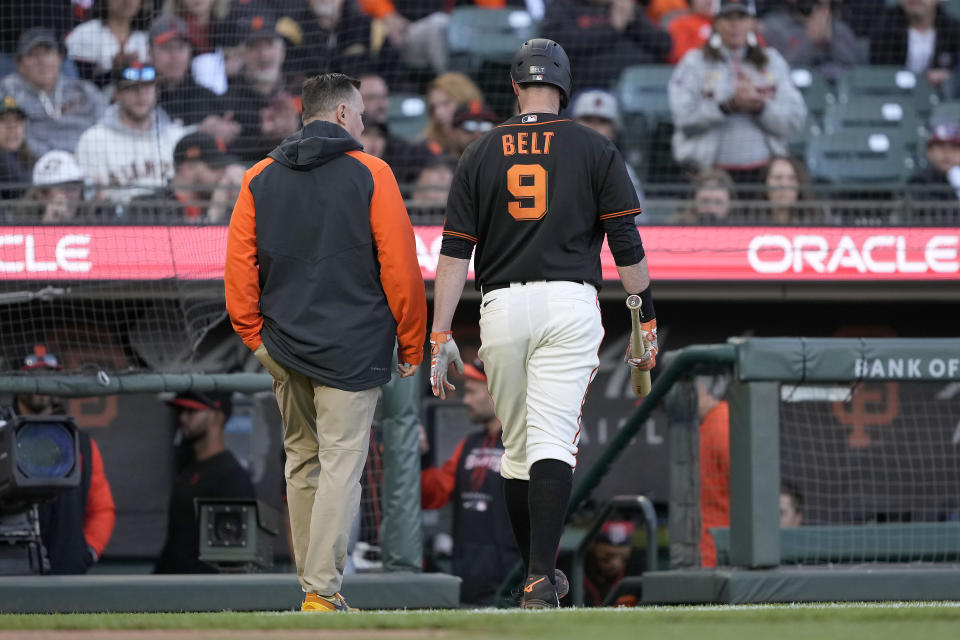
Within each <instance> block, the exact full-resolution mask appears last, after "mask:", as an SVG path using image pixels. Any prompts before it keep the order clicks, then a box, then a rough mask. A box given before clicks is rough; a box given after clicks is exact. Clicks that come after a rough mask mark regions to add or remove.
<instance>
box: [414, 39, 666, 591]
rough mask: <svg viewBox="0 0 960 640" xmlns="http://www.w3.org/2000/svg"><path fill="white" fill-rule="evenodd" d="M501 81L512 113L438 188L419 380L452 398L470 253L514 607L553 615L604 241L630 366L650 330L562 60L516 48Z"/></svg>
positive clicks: (627, 219)
mask: <svg viewBox="0 0 960 640" xmlns="http://www.w3.org/2000/svg"><path fill="white" fill-rule="evenodd" d="M510 78H511V81H512V86H513V91H514V93H515V94H516V95H517V98H518V100H519V103H520V114H519V115H517V116H514V117H513V118H511V119H510V120H507V121H506V122H505V123H504V124H502V125H500V126H499V127H496V128H494V129H493V130H491V131H490V132H489V133H487V134H485V135H484V136H483V137H482V138H480V139H479V140H477V141H476V142H474V143H473V144H472V145H471V146H469V147H468V148H467V149H466V151H465V152H464V154H463V156H462V157H461V159H460V163H459V165H458V167H457V172H456V176H455V178H454V182H453V186H452V188H451V190H450V197H449V200H448V203H447V219H446V223H445V225H444V230H443V244H442V247H441V250H440V253H441V256H440V261H439V263H438V265H437V278H436V284H435V294H434V315H433V327H432V329H431V333H430V346H431V354H432V357H431V361H430V382H431V384H432V386H433V393H434V394H435V395H437V396H440V397H441V398H443V397H445V395H446V391H447V390H449V389H453V385H452V384H451V383H450V382H449V381H448V380H447V373H448V368H449V365H450V364H451V363H452V364H454V365H455V366H456V367H457V369H458V370H460V371H461V372H462V370H463V363H462V361H461V360H460V353H459V350H458V349H457V346H456V343H455V342H454V341H453V336H452V333H451V331H450V325H451V322H452V320H453V314H454V312H455V311H456V308H457V303H458V302H459V299H460V294H461V293H462V292H463V285H464V283H465V281H466V278H467V269H468V266H469V263H470V256H471V254H472V253H473V251H474V248H476V256H475V267H474V268H475V272H476V286H477V288H478V289H480V290H481V292H482V299H481V308H480V340H481V348H480V352H479V355H480V358H481V360H483V362H484V365H485V366H486V372H487V375H488V384H489V388H490V393H491V394H492V395H493V399H494V402H495V405H496V412H497V417H498V418H500V421H501V422H502V423H503V444H504V449H505V452H504V454H503V460H502V464H501V469H500V473H501V475H502V476H503V477H504V495H505V498H506V504H507V511H508V512H509V515H510V522H511V526H512V527H513V532H514V535H515V536H516V539H517V546H518V547H519V548H520V552H521V555H522V556H523V562H524V565H525V567H526V571H527V577H526V581H525V583H524V587H523V597H522V603H521V606H523V607H524V608H529V609H535V608H550V607H558V606H559V597H561V596H562V595H563V594H564V592H565V591H566V584H565V583H566V580H565V578H563V576H562V574H561V573H560V572H558V571H557V570H556V553H557V549H558V547H559V544H560V534H561V533H562V530H563V524H564V521H565V518H566V511H567V504H568V502H569V499H570V489H571V486H572V483H573V471H572V469H573V468H574V467H575V466H576V464H577V443H578V442H579V438H580V412H581V407H582V405H583V401H584V399H585V397H586V393H587V387H588V386H589V384H590V382H591V381H592V380H593V377H594V375H595V374H596V372H597V367H598V366H599V363H600V361H599V356H598V353H597V352H598V349H599V347H600V342H601V340H602V339H603V326H602V324H601V322H600V306H599V304H598V301H597V290H598V289H599V287H600V284H601V281H602V274H601V268H600V249H601V245H602V243H603V237H604V234H606V236H607V241H608V244H609V246H610V250H611V252H612V253H613V257H614V259H615V261H616V264H617V270H618V272H619V274H620V281H621V282H622V283H623V286H624V288H625V289H626V290H627V292H628V293H631V294H638V295H640V297H641V299H642V301H643V307H642V317H641V321H642V328H643V331H644V334H645V337H646V338H647V342H648V343H649V347H648V348H647V350H646V351H644V352H643V355H642V356H641V357H639V358H628V359H627V363H628V364H629V365H630V366H633V367H636V368H638V369H642V370H650V369H652V368H653V366H654V365H655V364H656V355H657V349H658V345H657V323H656V319H655V316H654V308H653V298H652V295H651V291H650V277H649V275H648V272H647V263H646V260H645V259H644V253H643V245H642V243H641V241H640V234H639V233H638V232H637V227H636V226H635V225H634V222H633V218H634V216H635V215H637V214H638V213H639V212H640V207H639V201H638V199H637V194H636V190H635V189H634V188H633V184H632V183H631V182H630V177H629V175H628V174H627V169H626V166H625V165H624V162H623V159H622V158H621V156H620V153H619V152H618V151H617V149H616V147H615V146H614V145H613V143H612V142H610V141H609V140H607V139H606V138H604V137H603V136H601V135H600V134H598V133H596V132H595V131H593V130H591V129H588V128H586V127H584V126H581V125H579V124H576V123H574V122H572V121H570V120H568V119H566V118H562V117H560V116H559V113H560V109H561V108H563V107H565V106H566V105H567V102H568V100H569V98H570V91H571V85H572V78H571V74H570V62H569V60H568V59H567V54H566V53H565V52H564V51H563V48H562V47H561V46H560V45H559V44H557V43H556V42H553V41H552V40H547V39H545V38H536V39H533V40H529V41H527V42H525V43H524V44H523V45H522V46H521V47H520V49H519V50H518V51H517V53H516V54H515V55H514V58H513V62H512V64H511V68H510ZM628 349H629V347H628ZM628 353H629V351H628ZM558 592H559V593H558Z"/></svg>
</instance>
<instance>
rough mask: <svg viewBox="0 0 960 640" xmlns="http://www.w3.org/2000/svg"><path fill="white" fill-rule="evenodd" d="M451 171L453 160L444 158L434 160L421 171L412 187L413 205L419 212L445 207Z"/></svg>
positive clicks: (451, 176) (450, 181) (451, 178)
mask: <svg viewBox="0 0 960 640" xmlns="http://www.w3.org/2000/svg"><path fill="white" fill-rule="evenodd" d="M453 170H454V164H453V160H452V159H451V158H449V157H445V156H438V157H436V158H434V159H433V161H432V162H430V163H429V164H427V166H425V167H424V168H423V169H421V171H420V175H419V176H417V181H416V182H415V183H414V186H413V197H412V200H413V205H414V206H415V207H416V208H418V209H420V210H425V209H440V210H442V209H443V208H444V207H445V206H446V205H447V195H448V194H449V193H450V185H451V184H452V183H453Z"/></svg>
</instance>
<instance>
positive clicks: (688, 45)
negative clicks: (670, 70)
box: [667, 0, 716, 64]
mask: <svg viewBox="0 0 960 640" xmlns="http://www.w3.org/2000/svg"><path fill="white" fill-rule="evenodd" d="M715 7H716V2H714V0H690V10H689V11H687V12H685V13H684V14H683V15H679V16H677V17H676V18H674V19H673V20H671V21H670V22H669V23H668V24H667V32H668V33H669V34H670V38H671V39H672V40H673V48H671V49H670V55H669V56H668V57H667V62H669V63H670V64H677V63H678V62H680V60H681V59H682V58H683V56H685V55H687V52H688V51H690V50H691V49H699V48H700V47H702V46H703V45H704V43H705V42H706V41H707V40H708V39H709V38H710V34H711V33H713V14H714V9H715Z"/></svg>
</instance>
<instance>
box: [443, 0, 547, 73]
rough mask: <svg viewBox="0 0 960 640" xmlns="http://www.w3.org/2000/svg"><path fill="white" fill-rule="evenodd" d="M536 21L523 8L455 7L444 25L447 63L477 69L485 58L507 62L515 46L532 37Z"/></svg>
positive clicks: (454, 67)
mask: <svg viewBox="0 0 960 640" xmlns="http://www.w3.org/2000/svg"><path fill="white" fill-rule="evenodd" d="M538 32H539V25H538V24H537V22H536V21H535V20H534V19H533V18H532V17H531V16H530V14H529V13H527V12H526V11H524V10H522V9H481V8H478V7H458V8H456V9H454V10H453V12H452V13H451V15H450V24H449V25H448V27H447V64H448V67H449V68H450V69H451V70H454V71H463V72H464V73H476V72H477V71H478V70H479V69H480V65H481V64H483V62H485V61H489V62H499V63H502V64H510V60H512V59H513V54H514V53H515V52H516V51H517V48H518V47H519V46H520V45H521V44H523V43H524V42H525V41H526V40H529V39H530V38H535V37H536V36H537V33H538Z"/></svg>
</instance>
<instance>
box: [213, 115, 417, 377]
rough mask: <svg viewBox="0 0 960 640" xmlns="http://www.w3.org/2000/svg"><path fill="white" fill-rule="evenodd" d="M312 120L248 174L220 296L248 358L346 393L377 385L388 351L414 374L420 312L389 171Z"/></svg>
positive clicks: (403, 215) (410, 249) (341, 133)
mask: <svg viewBox="0 0 960 640" xmlns="http://www.w3.org/2000/svg"><path fill="white" fill-rule="evenodd" d="M361 149H362V147H361V145H360V143H359V142H357V141H356V140H354V139H353V138H352V137H351V136H350V134H349V133H347V131H346V130H345V129H344V128H343V127H341V126H340V125H338V124H334V123H330V122H325V121H321V120H315V121H313V122H310V123H308V124H307V125H305V126H304V127H303V128H302V129H301V130H300V131H299V132H297V133H296V134H294V135H292V136H290V137H289V138H287V139H286V140H284V141H283V142H282V143H281V144H280V146H278V147H277V148H276V149H274V150H273V151H272V152H270V155H269V157H268V158H266V159H264V160H261V161H260V162H258V163H257V164H255V165H254V166H253V167H252V168H250V169H248V170H247V172H246V173H245V174H244V176H243V182H242V185H241V187H240V195H239V197H238V198H237V204H236V207H235V208H234V211H233V217H232V218H231V220H230V229H229V231H228V234H227V256H226V265H225V270H224V292H225V296H226V303H227V312H228V313H229V315H230V320H231V322H232V323H233V328H234V330H235V331H236V332H237V334H239V335H240V337H241V338H242V339H243V342H244V344H246V345H247V347H249V348H250V349H251V350H256V349H257V347H259V346H260V345H261V344H264V345H265V346H266V348H267V351H268V352H269V354H270V356H271V357H273V358H274V359H275V360H277V361H278V362H279V363H280V364H282V365H284V366H285V367H287V368H289V369H292V370H294V371H298V372H300V373H302V374H303V375H305V376H307V377H308V378H310V379H311V380H316V381H318V382H321V383H323V384H325V385H328V386H331V387H333V388H336V389H341V390H343V391H361V390H365V389H371V388H373V387H378V386H381V385H384V384H386V383H387V382H389V380H390V374H391V372H392V371H393V366H392V364H391V360H392V357H393V353H394V344H395V343H397V342H399V348H398V350H397V351H398V355H399V357H400V359H401V361H403V362H406V363H409V364H419V363H420V362H421V361H422V360H423V345H424V341H425V337H426V324H427V301H426V293H425V289H424V285H423V276H422V275H421V273H420V266H419V263H418V260H417V248H416V240H415V238H414V234H413V226H412V225H411V223H410V217H409V216H408V215H407V210H406V208H405V207H404V205H403V197H402V196H401V195H400V188H399V187H398V186H397V181H396V178H394V175H393V172H392V171H391V170H390V167H389V166H388V165H387V164H386V163H385V162H383V161H382V160H380V159H379V158H375V157H373V156H371V155H369V154H366V153H363V151H362V150H361Z"/></svg>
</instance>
